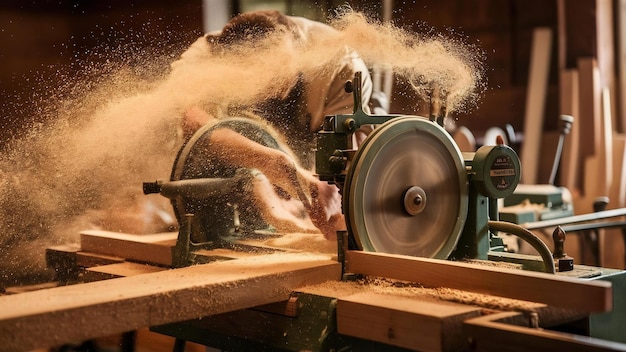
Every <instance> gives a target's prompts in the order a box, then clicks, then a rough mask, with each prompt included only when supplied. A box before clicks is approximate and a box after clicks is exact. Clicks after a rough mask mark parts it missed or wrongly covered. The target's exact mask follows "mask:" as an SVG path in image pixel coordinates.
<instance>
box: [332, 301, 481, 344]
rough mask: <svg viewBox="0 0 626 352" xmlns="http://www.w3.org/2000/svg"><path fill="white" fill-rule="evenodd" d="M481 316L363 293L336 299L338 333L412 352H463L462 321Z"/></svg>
mask: <svg viewBox="0 0 626 352" xmlns="http://www.w3.org/2000/svg"><path fill="white" fill-rule="evenodd" d="M480 315H481V308H478V307H472V306H466V305H462V304H453V303H448V302H424V301H421V300H418V299H414V298H409V297H401V296H394V297H393V298H392V299H390V298H389V296H388V295H383V294H381V293H371V292H364V293H357V294H354V295H351V296H347V297H343V298H340V299H339V300H337V332H339V333H340V334H343V335H347V336H353V337H358V338H362V339H367V340H370V341H377V342H382V343H385V344H388V345H392V346H398V347H403V348H409V349H412V350H419V351H460V350H464V349H466V347H467V341H466V340H465V339H464V337H463V336H462V334H459V333H458V332H460V331H461V330H462V327H463V322H464V321H465V320H467V319H470V318H475V317H478V316H480ZM416 332H419V333H416Z"/></svg>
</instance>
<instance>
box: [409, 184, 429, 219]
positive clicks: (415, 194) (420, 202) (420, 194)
mask: <svg viewBox="0 0 626 352" xmlns="http://www.w3.org/2000/svg"><path fill="white" fill-rule="evenodd" d="M425 207H426V192H424V189H423V188H421V187H419V186H411V187H410V188H409V189H407V190H406V192H404V210H406V212H407V213H408V214H409V215H411V216H413V215H417V214H419V213H421V212H422V211H423V210H424V208H425Z"/></svg>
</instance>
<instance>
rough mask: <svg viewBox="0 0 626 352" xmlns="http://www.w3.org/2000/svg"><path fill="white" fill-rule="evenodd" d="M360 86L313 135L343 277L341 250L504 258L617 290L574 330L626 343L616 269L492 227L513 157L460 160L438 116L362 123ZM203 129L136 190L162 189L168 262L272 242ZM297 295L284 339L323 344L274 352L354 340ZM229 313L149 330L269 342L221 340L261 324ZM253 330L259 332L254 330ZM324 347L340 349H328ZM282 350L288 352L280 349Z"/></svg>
mask: <svg viewBox="0 0 626 352" xmlns="http://www.w3.org/2000/svg"><path fill="white" fill-rule="evenodd" d="M360 79H361V76H360V74H358V73H357V74H356V75H355V77H354V81H353V82H348V83H347V84H346V91H347V92H352V94H353V96H354V105H355V109H354V113H353V114H344V115H334V116H327V117H326V119H325V122H324V125H323V128H322V130H321V131H320V132H319V133H318V137H317V149H316V173H317V174H318V176H319V178H320V179H321V180H324V181H327V182H330V183H334V184H336V185H337V186H338V187H339V188H340V190H341V193H342V196H343V212H344V215H345V217H346V223H347V231H345V232H340V233H338V254H339V255H338V258H339V260H340V261H341V262H343V264H344V280H349V279H350V278H351V277H352V276H351V275H350V274H351V273H350V271H349V269H345V268H346V263H345V261H346V259H345V258H346V253H347V252H349V251H364V252H377V253H387V254H394V255H402V256H410V257H420V258H434V259H443V260H450V263H452V261H454V262H471V263H489V262H491V263H494V262H507V263H506V265H515V266H516V268H519V269H524V270H530V271H543V272H546V273H549V275H559V276H567V277H575V278H583V279H584V280H606V281H610V282H611V283H612V284H613V288H614V290H615V291H614V299H613V310H612V312H610V313H603V314H595V315H594V314H590V315H588V316H586V317H585V319H584V322H583V323H579V324H580V325H582V326H583V327H581V328H580V330H581V331H583V332H584V333H585V334H587V335H591V336H595V337H601V338H603V339H608V340H614V341H622V342H626V341H624V340H623V339H624V337H623V336H622V335H623V334H621V332H620V329H622V326H624V325H623V324H624V323H626V302H624V296H625V295H624V294H625V292H624V289H625V286H626V285H625V283H626V279H625V275H624V272H622V271H619V270H609V269H602V268H596V267H587V266H582V265H576V266H575V265H574V264H573V259H572V258H571V257H569V256H567V255H566V254H565V253H564V250H563V242H564V240H565V234H564V232H563V231H562V230H560V229H559V228H558V227H557V228H556V229H555V232H554V244H553V247H554V251H552V250H550V248H549V247H548V245H546V244H545V243H544V242H543V241H542V240H540V239H539V238H538V237H537V236H535V235H534V234H533V233H532V232H530V231H529V230H527V229H525V228H523V227H521V226H519V225H516V224H513V223H510V222H502V221H499V219H498V209H497V200H498V199H501V198H506V197H509V196H511V195H512V194H513V192H514V191H515V189H516V187H517V185H518V182H519V179H520V173H521V165H520V161H519V158H518V156H517V154H516V153H515V151H514V150H513V149H511V148H510V147H508V146H507V145H505V144H504V143H503V142H499V143H497V145H494V146H483V147H481V148H480V149H478V150H477V151H476V152H473V153H461V152H460V151H459V148H458V147H457V145H456V144H455V143H454V141H453V139H452V138H451V136H450V135H449V134H448V133H447V132H446V131H445V129H444V128H443V127H442V126H441V121H442V119H441V118H439V117H438V116H431V117H430V118H425V117H419V116H405V115H402V116H401V115H369V114H367V113H365V112H364V110H363V107H362V104H361V98H360V86H361V85H360ZM226 123H231V124H232V125H231V126H230V127H231V128H239V129H240V130H242V131H243V133H244V134H245V135H247V136H251V137H252V138H254V139H255V140H256V141H258V142H260V143H262V144H264V145H269V146H273V147H276V148H279V146H278V144H277V143H276V142H275V141H274V139H273V138H272V137H271V136H270V135H268V134H267V133H265V132H263V130H262V128H259V127H258V126H256V125H255V124H254V123H246V122H242V121H238V120H232V122H226ZM244 125H245V127H241V126H244ZM369 125H373V126H375V128H374V129H373V132H372V133H370V134H369V136H368V137H367V138H366V139H365V141H364V142H363V143H362V144H361V145H359V146H358V147H357V146H356V145H354V144H353V141H354V138H353V135H354V134H355V133H356V132H357V131H358V130H359V129H360V128H361V127H363V126H369ZM236 126H239V127H236ZM212 128H215V127H208V126H207V127H205V128H203V129H201V130H199V131H198V132H197V133H196V134H195V135H194V136H193V137H192V138H191V139H190V140H189V141H188V142H187V143H186V145H185V146H183V148H182V149H181V151H180V153H179V155H178V158H177V160H176V162H175V165H174V168H173V171H172V177H171V180H170V181H169V182H156V183H146V184H145V185H144V191H145V193H160V194H162V195H164V196H166V197H168V198H170V199H171V200H172V204H173V206H174V210H175V211H176V214H177V217H178V220H179V223H180V232H179V235H178V241H177V245H176V253H175V254H176V258H175V266H186V265H190V264H194V263H198V262H202V259H201V258H203V257H202V256H197V255H195V254H194V253H195V251H196V250H197V249H199V248H204V249H210V248H219V247H228V248H236V247H237V246H239V245H240V244H239V242H240V241H239V240H241V239H242V238H247V237H250V236H260V235H262V236H268V235H271V227H268V225H267V224H265V223H263V222H262V221H259V220H258V219H259V217H258V214H256V213H255V212H254V210H253V209H247V208H245V206H242V205H245V204H246V198H245V197H246V194H245V193H246V192H245V191H241V190H245V185H246V182H248V181H249V180H250V179H251V177H253V176H254V175H253V173H254V171H250V170H226V171H224V170H215V169H214V168H213V166H212V162H211V160H210V159H208V158H207V156H206V155H205V154H203V143H205V140H206V137H207V135H208V133H210V131H211V129H212ZM238 131H239V130H238ZM240 133H241V132H240ZM237 190H239V191H237ZM216 214H219V216H216ZM268 230H270V231H268ZM501 233H507V234H513V235H515V236H518V237H519V238H520V239H522V240H524V241H526V242H528V243H529V244H530V245H531V246H532V247H533V248H534V249H536V251H537V253H538V255H535V256H531V255H520V254H515V253H509V251H508V250H507V247H506V245H505V244H504V242H503V240H502V238H501V237H500V236H499V235H500V234H501ZM553 252H554V253H553ZM476 265H480V264H476ZM503 265H504V264H503ZM521 272H523V271H520V273H521ZM520 275H522V274H520ZM298 297H299V299H300V301H299V302H300V303H299V304H300V307H301V310H300V314H299V317H298V319H297V320H296V321H295V322H294V321H290V322H289V323H288V325H289V328H284V329H287V330H288V331H289V332H288V333H289V334H293V333H294V331H300V332H301V333H302V334H303V335H304V336H301V337H302V338H305V339H320V340H319V341H322V342H319V341H318V342H317V343H314V344H313V345H310V344H308V345H307V344H304V345H302V344H300V342H302V341H300V342H298V343H296V342H295V341H294V340H293V339H291V338H281V339H282V340H283V345H280V348H279V349H285V350H289V349H291V348H294V349H296V347H297V348H302V346H307V348H311V346H315V349H317V348H319V349H322V350H324V349H332V348H333V347H332V346H334V347H337V346H339V347H341V346H344V347H345V346H348V345H350V346H358V343H357V342H355V340H354V339H353V340H350V341H348V342H346V340H345V337H340V336H339V335H332V334H331V335H332V336H331V335H328V334H327V335H324V334H323V333H322V334H321V332H322V331H326V332H327V333H329V331H327V329H329V326H331V325H332V317H333V314H334V313H333V312H334V308H333V306H332V304H333V303H332V302H333V300H332V299H331V298H328V297H326V298H324V297H322V298H320V297H312V296H309V295H299V296H298ZM302 302H307V303H306V304H303V303H302ZM329 307H330V308H329ZM320 310H322V311H324V312H327V314H326V315H324V316H325V317H327V319H323V320H322V321H320V320H319V318H316V317H312V316H311V315H314V316H317V315H318V314H319V311H320ZM238 314H242V315H241V316H237V315H225V316H220V317H217V318H216V317H213V318H206V319H204V320H203V323H202V324H200V323H198V322H190V323H186V324H185V323H182V324H170V325H165V326H161V327H156V328H154V329H155V331H158V332H161V333H164V334H170V335H173V336H176V337H179V338H181V339H189V340H192V341H197V342H202V343H206V344H209V345H215V346H217V347H224V348H233V346H237V347H242V346H245V347H246V348H249V347H251V346H255V347H256V348H258V347H259V345H257V344H255V343H254V342H251V341H249V339H251V338H252V339H253V340H254V339H258V340H259V341H260V342H259V344H260V345H261V346H262V345H263V344H264V343H265V342H263V341H265V340H266V338H267V336H263V335H264V334H263V333H260V334H252V335H254V336H256V337H250V336H251V335H247V337H245V338H241V339H239V340H237V339H236V338H235V337H232V336H231V337H228V336H227V335H228V333H227V332H224V331H223V330H224V329H223V326H221V323H220V321H231V320H233V319H234V320H239V321H242V319H269V318H267V316H265V315H264V314H263V313H258V312H257V313H251V312H247V313H238ZM249 314H252V315H251V316H249ZM258 314H260V315H261V316H262V317H261V318H259V316H258ZM290 319H293V317H292V318H290ZM269 320H271V321H273V319H269ZM329 321H330V322H331V323H328V322H329ZM272 324H273V323H269V322H266V325H265V328H268V329H273V327H272ZM329 324H330V325H329ZM239 325H241V324H239ZM256 325H258V324H256V323H255V326H256ZM261 325H262V324H261ZM318 325H319V326H318ZM255 328H256V329H263V326H261V327H259V326H256V327H255ZM566 329H567V328H566ZM577 329H578V328H577ZM287 330H285V331H287ZM218 331H219V332H218ZM331 331H332V329H331ZM285 334H287V332H285ZM319 334H321V336H325V338H322V337H320V336H318V335H319ZM235 335H236V334H235ZM309 335H311V336H309ZM207 336H208V337H207ZM291 336H292V335H290V337H291ZM333 336H334V337H333ZM331 337H332V338H331ZM223 339H226V340H228V341H229V342H224V341H221V340H223ZM281 339H279V340H281ZM235 340H237V341H238V342H234V341H235ZM244 340H245V341H244ZM216 341H221V342H216ZM287 341H289V342H287ZM332 341H334V343H336V344H338V345H332ZM288 343H291V347H289V346H286V344H288ZM329 343H331V346H328V344H329ZM387 347H389V346H387ZM268 348H269V349H273V348H278V347H277V346H275V345H273V346H272V347H271V348H270V347H268ZM379 348H380V346H379Z"/></svg>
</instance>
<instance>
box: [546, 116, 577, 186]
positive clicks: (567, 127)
mask: <svg viewBox="0 0 626 352" xmlns="http://www.w3.org/2000/svg"><path fill="white" fill-rule="evenodd" d="M559 119H560V120H561V123H562V129H561V134H560V135H559V143H558V144H557V146H556V154H555V155H554V163H553V164H552V171H551V172H550V180H549V181H548V184H551V185H554V180H555V179H556V172H557V170H558V168H559V163H560V162H561V154H562V153H563V143H564V142H565V136H567V135H568V134H569V132H570V131H571V130H572V124H573V123H574V117H573V116H570V115H561V116H559Z"/></svg>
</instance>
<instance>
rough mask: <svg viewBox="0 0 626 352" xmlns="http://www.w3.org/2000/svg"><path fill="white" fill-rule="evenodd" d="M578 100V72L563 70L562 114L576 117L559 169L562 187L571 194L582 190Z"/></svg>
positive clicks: (564, 144)
mask: <svg viewBox="0 0 626 352" xmlns="http://www.w3.org/2000/svg"><path fill="white" fill-rule="evenodd" d="M578 104H579V99H578V71H577V70H563V71H561V76H560V113H561V114H563V115H570V116H573V117H574V123H573V124H572V129H571V130H570V132H569V135H568V136H567V137H566V138H565V143H563V154H562V155H561V166H560V169H559V175H560V176H559V177H560V181H561V182H560V186H563V187H566V188H567V189H569V190H570V191H571V192H574V193H578V192H579V191H580V190H581V189H582V185H581V184H580V183H579V181H580V177H579V174H578V165H579V162H580V161H579V160H578V145H579V143H580V142H579V137H578V135H579V131H580V126H579V124H580V122H579V120H580V113H579V106H578Z"/></svg>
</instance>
